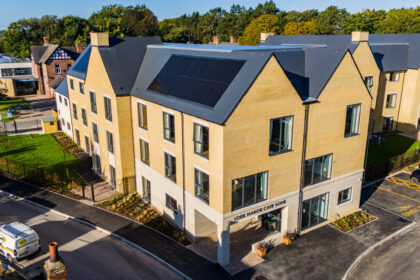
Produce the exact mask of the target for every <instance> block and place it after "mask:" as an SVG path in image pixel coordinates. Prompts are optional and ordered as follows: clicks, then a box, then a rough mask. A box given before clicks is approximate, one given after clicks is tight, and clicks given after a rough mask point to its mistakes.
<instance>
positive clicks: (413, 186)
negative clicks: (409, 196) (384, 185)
mask: <svg viewBox="0 0 420 280" xmlns="http://www.w3.org/2000/svg"><path fill="white" fill-rule="evenodd" d="M385 181H387V182H390V183H394V184H395V185H398V186H401V187H406V188H409V189H412V190H415V191H418V192H420V185H418V184H416V183H413V182H409V181H407V180H404V179H400V178H396V177H389V178H387V179H385Z"/></svg>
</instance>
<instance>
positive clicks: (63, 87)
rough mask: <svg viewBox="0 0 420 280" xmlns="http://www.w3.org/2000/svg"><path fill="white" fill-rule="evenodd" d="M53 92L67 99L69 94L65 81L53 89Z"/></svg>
mask: <svg viewBox="0 0 420 280" xmlns="http://www.w3.org/2000/svg"><path fill="white" fill-rule="evenodd" d="M55 92H58V93H59V94H61V95H64V96H65V97H67V98H68V97H69V92H68V88H67V79H64V80H63V81H61V83H60V84H59V85H58V87H57V88H56V89H55Z"/></svg>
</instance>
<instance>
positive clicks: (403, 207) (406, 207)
mask: <svg viewBox="0 0 420 280" xmlns="http://www.w3.org/2000/svg"><path fill="white" fill-rule="evenodd" d="M410 207H411V206H408V205H404V206H401V207H400V209H401V210H407V209H408V208H410Z"/></svg>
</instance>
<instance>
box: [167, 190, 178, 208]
mask: <svg viewBox="0 0 420 280" xmlns="http://www.w3.org/2000/svg"><path fill="white" fill-rule="evenodd" d="M166 207H168V208H169V209H172V210H174V211H176V209H178V203H177V202H176V199H174V198H173V197H172V196H170V195H168V194H166Z"/></svg>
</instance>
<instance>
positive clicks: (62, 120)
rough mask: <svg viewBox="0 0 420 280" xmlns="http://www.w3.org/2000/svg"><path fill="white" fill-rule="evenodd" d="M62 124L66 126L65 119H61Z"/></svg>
mask: <svg viewBox="0 0 420 280" xmlns="http://www.w3.org/2000/svg"><path fill="white" fill-rule="evenodd" d="M61 125H62V126H63V127H65V126H66V122H65V121H64V119H61Z"/></svg>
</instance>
